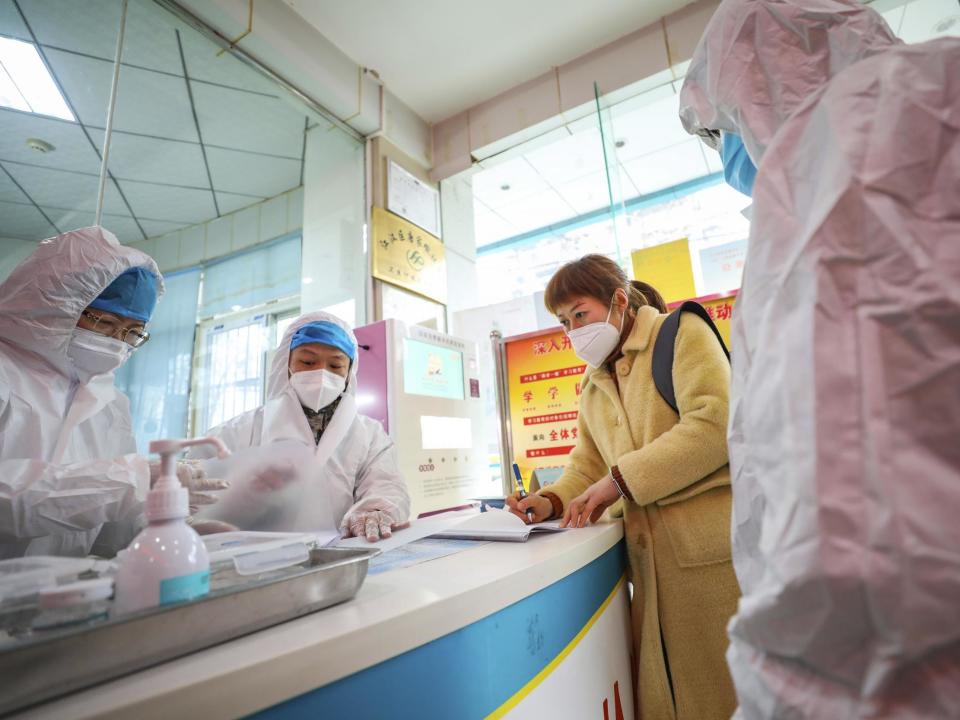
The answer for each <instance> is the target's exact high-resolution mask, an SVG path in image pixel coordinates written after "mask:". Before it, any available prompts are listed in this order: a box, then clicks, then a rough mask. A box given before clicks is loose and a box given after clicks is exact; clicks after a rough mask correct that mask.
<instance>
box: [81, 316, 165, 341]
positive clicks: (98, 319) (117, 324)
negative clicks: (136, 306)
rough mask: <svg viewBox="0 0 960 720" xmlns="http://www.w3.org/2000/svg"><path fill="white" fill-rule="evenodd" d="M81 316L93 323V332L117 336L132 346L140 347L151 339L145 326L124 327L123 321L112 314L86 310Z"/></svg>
mask: <svg viewBox="0 0 960 720" xmlns="http://www.w3.org/2000/svg"><path fill="white" fill-rule="evenodd" d="M80 316H81V317H85V318H86V319H87V320H89V321H90V322H92V323H93V327H92V328H90V330H92V331H93V332H96V333H100V334H101V335H106V336H107V337H112V338H116V339H117V340H120V341H122V342H125V343H126V344H127V345H130V346H131V347H135V348H138V347H140V346H141V345H143V344H144V343H145V342H146V341H147V340H149V339H150V333H148V332H146V330H144V329H143V327H132V328H128V327H124V326H123V325H122V324H121V323H122V322H123V321H122V320H120V319H119V318H116V317H114V316H112V315H97V314H96V313H92V312H90V311H89V310H84V311H83V312H82V313H80Z"/></svg>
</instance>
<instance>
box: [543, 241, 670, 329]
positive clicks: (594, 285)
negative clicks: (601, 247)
mask: <svg viewBox="0 0 960 720" xmlns="http://www.w3.org/2000/svg"><path fill="white" fill-rule="evenodd" d="M617 290H623V291H624V292H625V293H626V294H627V300H628V302H629V308H630V309H631V310H633V311H634V312H636V310H637V308H640V307H643V306H645V305H651V306H653V307H655V308H656V309H657V310H658V311H659V312H662V313H665V312H667V306H666V304H665V303H664V302H663V298H662V297H661V296H660V293H658V292H657V290H656V289H655V288H654V287H653V286H652V285H648V284H647V283H645V282H640V281H639V280H634V281H632V282H631V281H630V280H629V279H628V278H627V274H626V273H625V272H624V271H623V268H621V267H620V266H619V265H618V264H617V263H615V262H614V261H613V260H611V259H610V258H608V257H607V256H606V255H584V256H583V257H582V258H580V259H579V260H574V261H573V262H569V263H567V264H566V265H564V266H563V267H562V268H560V269H559V270H557V272H555V273H554V274H553V277H552V278H550V282H548V283H547V289H546V291H544V294H543V303H544V305H546V306H547V310H549V311H550V312H551V313H553V314H554V315H556V314H557V309H558V308H559V307H560V306H561V305H563V304H564V303H567V302H569V301H570V300H572V299H573V298H577V297H591V298H593V299H594V300H599V301H600V302H602V303H603V304H604V305H609V304H610V301H611V299H612V298H613V294H614V293H615V292H616V291H617Z"/></svg>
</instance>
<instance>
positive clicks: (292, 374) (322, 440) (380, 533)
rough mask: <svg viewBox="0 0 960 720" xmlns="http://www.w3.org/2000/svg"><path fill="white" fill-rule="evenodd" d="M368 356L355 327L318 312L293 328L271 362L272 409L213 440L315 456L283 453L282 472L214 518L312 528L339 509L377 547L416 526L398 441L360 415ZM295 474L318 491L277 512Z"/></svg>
mask: <svg viewBox="0 0 960 720" xmlns="http://www.w3.org/2000/svg"><path fill="white" fill-rule="evenodd" d="M359 360H360V358H359V348H358V346H357V339H356V337H355V336H354V334H353V331H352V330H351V329H350V327H349V326H348V325H347V324H346V323H345V322H343V321H342V320H340V319H339V318H337V317H336V316H334V315H331V314H329V313H325V312H312V313H307V314H305V315H301V316H300V317H299V318H297V319H296V320H295V321H294V322H292V323H291V324H290V326H289V327H288V328H287V330H286V332H285V333H284V335H283V338H282V339H281V341H280V344H279V346H278V347H277V350H276V352H275V353H274V355H273V359H272V361H271V364H270V371H269V376H268V378H267V401H266V403H265V404H264V405H262V406H261V407H259V408H256V409H255V410H251V411H249V412H246V413H244V414H242V415H240V416H238V417H235V418H233V419H232V420H229V421H227V422H226V423H224V424H222V425H219V426H217V427H215V428H213V429H211V430H210V431H209V432H208V433H207V434H208V435H212V436H214V437H218V438H220V439H221V440H223V442H224V443H225V444H226V446H227V447H228V448H229V449H230V450H231V451H232V452H238V451H241V450H243V449H245V448H250V447H257V446H261V447H263V448H264V449H269V446H270V444H271V443H277V442H280V441H287V442H289V441H294V442H296V443H297V444H298V447H301V448H303V449H304V450H305V452H304V454H303V455H297V457H296V459H295V460H291V454H290V453H288V452H286V451H279V450H278V457H277V458H276V459H275V460H276V462H275V464H274V465H273V466H267V467H262V466H261V467H257V468H255V469H254V470H253V472H254V474H256V475H257V477H255V478H253V482H252V483H251V484H249V485H247V486H240V485H237V486H236V487H235V490H234V491H232V492H233V495H232V497H231V496H228V497H226V498H224V501H223V503H222V505H219V506H218V507H217V508H216V509H215V510H214V511H213V512H212V513H211V514H210V515H209V516H210V517H214V518H217V519H219V520H221V521H225V522H230V523H236V524H237V525H239V526H240V527H241V529H244V530H261V531H266V530H269V531H309V530H317V529H322V528H319V527H317V522H318V521H317V518H318V517H321V516H325V515H327V513H329V516H330V517H331V522H332V523H334V524H336V525H337V526H338V527H339V529H340V531H341V533H342V534H343V535H344V536H357V537H365V538H366V539H367V540H370V541H371V542H373V541H376V540H379V539H381V538H386V537H390V535H391V534H392V531H393V530H395V529H398V528H400V527H404V526H405V525H406V523H407V518H408V517H409V514H410V495H409V492H408V491H407V486H406V483H405V482H404V480H403V477H402V476H401V475H400V472H399V469H398V468H397V456H396V448H395V446H394V444H393V440H391V439H390V438H389V436H388V435H387V434H386V433H385V432H384V430H383V426H382V425H380V423H379V422H377V421H376V420H373V419H371V418H368V417H366V416H364V415H360V414H358V413H357V403H356V393H357V368H358V365H359ZM190 457H194V458H201V457H210V454H209V450H208V449H206V448H204V447H197V448H193V449H192V451H191V455H190ZM291 463H295V464H297V467H296V468H293V469H291V468H290V467H289V465H290V464H291ZM294 478H297V479H298V480H299V481H302V482H304V483H306V484H307V485H308V487H307V488H306V492H305V493H304V494H296V493H294V494H292V495H291V496H290V497H294V498H297V502H296V503H293V502H288V503H285V505H286V506H284V507H281V508H279V509H278V508H276V507H272V506H271V497H270V496H271V494H272V493H279V492H281V491H283V490H284V489H285V483H287V482H289V481H291V480H293V479H294ZM238 495H239V497H238ZM238 503H239V504H242V505H243V506H244V507H243V508H242V510H240V511H238ZM326 503H328V504H329V507H318V505H323V504H326ZM251 504H252V505H253V506H254V507H253V510H254V512H253V513H251V512H250V507H251ZM281 504H284V503H281ZM258 511H259V512H258ZM238 513H239V514H238ZM240 516H242V518H243V519H242V520H238V519H237V518H238V517H240Z"/></svg>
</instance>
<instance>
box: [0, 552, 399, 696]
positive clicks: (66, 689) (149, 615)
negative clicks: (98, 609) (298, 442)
mask: <svg viewBox="0 0 960 720" xmlns="http://www.w3.org/2000/svg"><path fill="white" fill-rule="evenodd" d="M379 554H380V551H379V550H374V549H371V550H364V549H359V548H319V549H313V550H311V551H310V563H311V565H310V566H309V567H306V568H304V567H302V566H301V567H297V568H291V569H290V573H289V574H286V575H284V576H282V577H279V578H271V579H269V580H259V581H254V582H252V583H246V584H241V585H237V586H234V587H231V588H225V589H222V590H217V591H214V592H212V593H211V594H210V595H208V596H206V597H205V598H202V599H200V600H195V601H193V602H189V603H184V604H182V605H174V606H171V607H165V608H154V609H152V610H145V611H143V612H140V613H135V614H132V615H128V616H124V617H120V618H117V619H111V620H101V621H99V622H92V623H87V624H83V625H79V626H71V627H67V628H63V629H60V630H50V631H45V632H42V633H33V634H31V635H29V636H27V637H23V638H18V639H16V640H13V641H9V642H6V643H3V644H0V678H3V681H2V683H0V684H2V690H0V715H5V714H7V713H10V712H12V711H14V710H19V709H21V708H24V707H26V706H28V705H33V704H35V703H39V702H43V701H45V700H50V699H51V698H54V697H57V696H59V695H65V694H68V693H71V692H75V691H77V690H80V689H83V688H86V687H89V686H91V685H95V684H97V683H102V682H106V681H107V680H112V679H114V678H117V677H120V676H121V675H127V674H129V673H132V672H135V671H137V670H142V669H144V668H147V667H150V666H151V665H156V664H158V663H161V662H165V661H167V660H172V659H173V658H176V657H180V656H183V655H187V654H189V653H192V652H196V651H197V650H201V649H203V648H207V647H210V646H212V645H216V644H217V643H221V642H225V641H227V640H232V639H234V638H237V637H240V636H242V635H246V634H249V633H252V632H255V631H257V630H262V629H263V628H266V627H270V626H271V625H276V624H278V623H281V622H284V621H286V620H291V619H293V618H296V617H300V616H301V615H306V614H308V613H312V612H315V611H317V610H320V609H322V608H325V607H329V606H331V605H335V604H337V603H341V602H344V601H345V600H349V599H350V598H352V597H353V596H354V595H356V593H357V591H358V590H359V589H360V586H361V585H362V584H363V580H364V578H365V577H366V575H367V564H368V562H369V560H370V558H372V557H374V556H376V555H379Z"/></svg>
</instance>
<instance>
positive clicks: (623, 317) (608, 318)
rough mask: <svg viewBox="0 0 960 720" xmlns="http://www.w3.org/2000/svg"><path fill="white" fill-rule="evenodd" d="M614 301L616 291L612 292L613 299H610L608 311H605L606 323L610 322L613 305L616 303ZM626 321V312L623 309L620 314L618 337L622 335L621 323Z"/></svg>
mask: <svg viewBox="0 0 960 720" xmlns="http://www.w3.org/2000/svg"><path fill="white" fill-rule="evenodd" d="M616 299H617V291H616V290H614V291H613V297H612V298H611V299H610V309H609V310H607V319H606V322H607V323H609V322H610V314H611V313H612V312H613V303H614V302H615V301H616ZM627 304H628V305H629V299H628V301H627ZM626 319H627V311H626V308H624V311H623V312H622V313H620V329H619V330H618V331H617V332H618V333H619V334H620V335H623V321H624V320H626Z"/></svg>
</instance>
